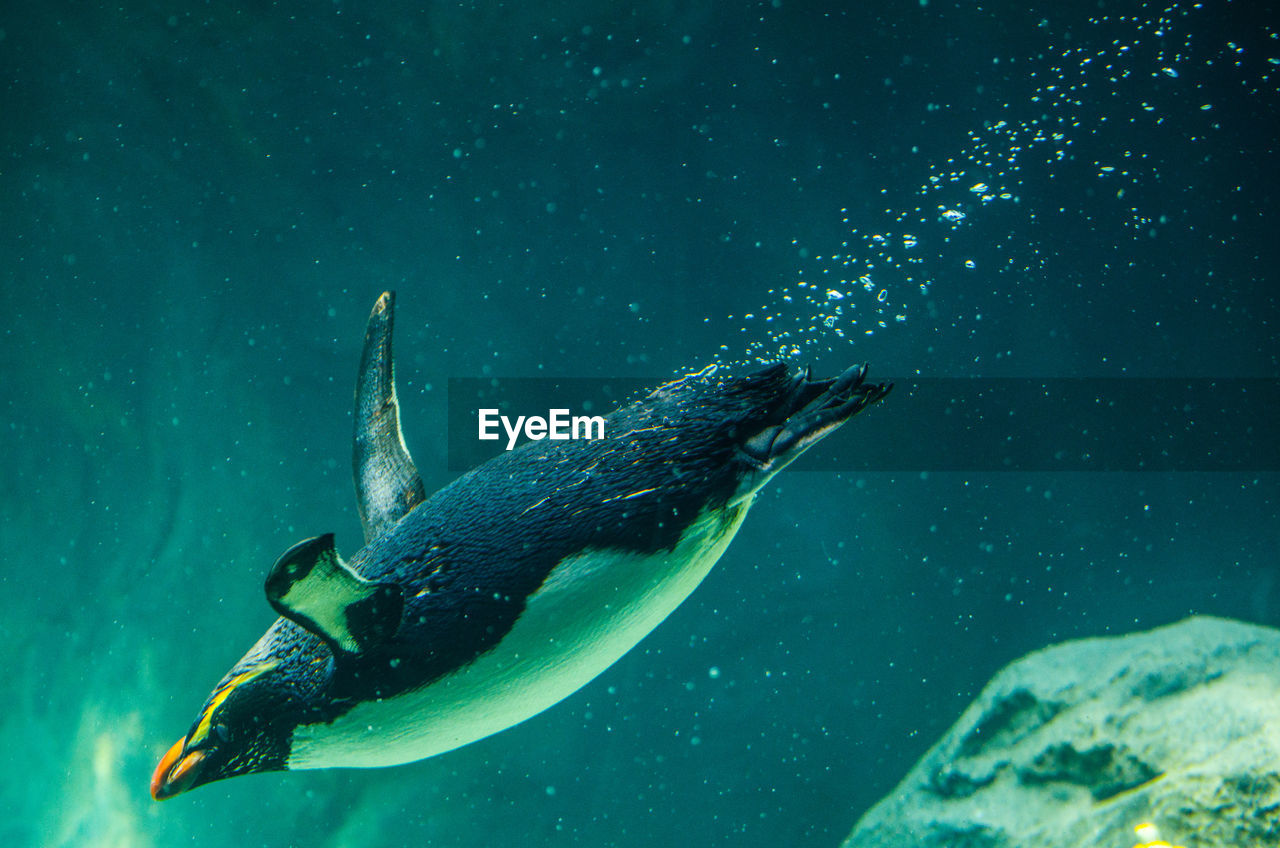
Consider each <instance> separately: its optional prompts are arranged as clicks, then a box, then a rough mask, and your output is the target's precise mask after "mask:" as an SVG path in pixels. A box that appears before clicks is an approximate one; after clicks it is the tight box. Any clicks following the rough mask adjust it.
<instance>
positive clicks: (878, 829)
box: [844, 617, 1280, 848]
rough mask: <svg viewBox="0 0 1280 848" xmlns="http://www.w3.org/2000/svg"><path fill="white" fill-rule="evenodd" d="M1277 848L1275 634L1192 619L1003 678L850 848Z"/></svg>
mask: <svg viewBox="0 0 1280 848" xmlns="http://www.w3.org/2000/svg"><path fill="white" fill-rule="evenodd" d="M1135 844H1136V845H1138V846H1153V848H1154V846H1165V845H1174V846H1185V848H1210V847H1212V848H1253V847H1254V846H1258V848H1261V846H1280V630H1275V629H1272V628H1268V627H1257V626H1254V625H1249V624H1243V623H1241V622H1237V621H1230V620H1226V619H1218V618H1205V617H1198V618H1190V619H1187V620H1185V621H1182V622H1180V623H1178V624H1174V625H1171V626H1168V627H1162V628H1159V629H1157V630H1152V631H1149V632H1145V633H1135V634H1133V635H1129V636H1120V637H1111V638H1102V639H1083V640H1080V641H1075V642H1066V643H1063V644H1061V645H1055V646H1052V647H1049V648H1046V649H1044V650H1041V651H1037V652H1035V653H1032V654H1029V655H1027V656H1025V657H1023V658H1022V659H1019V660H1017V661H1016V662H1014V663H1012V664H1011V665H1009V666H1006V667H1005V668H1004V669H1003V670H1001V671H1000V672H999V673H998V674H997V675H996V676H995V677H994V678H993V679H992V680H991V682H990V683H988V684H987V686H986V688H985V689H984V690H983V691H982V693H981V694H980V695H979V696H978V698H977V700H975V701H974V702H973V703H972V704H970V705H969V708H968V709H966V710H965V712H964V714H963V715H962V716H961V717H960V720H959V721H958V722H956V724H955V725H954V726H953V727H952V728H951V730H949V731H948V732H947V734H946V735H945V736H944V737H943V738H942V740H941V741H940V742H938V744H937V745H935V746H934V747H933V748H932V749H931V750H930V751H929V752H928V753H927V754H925V756H924V757H923V758H922V759H921V760H920V762H918V763H916V765H915V767H914V768H913V769H912V770H911V772H910V773H909V774H908V775H907V776H906V778H905V779H904V780H903V781H902V783H901V784H899V785H898V787H897V788H896V789H895V790H894V791H893V792H892V793H891V794H890V795H888V796H887V797H886V798H884V799H883V800H881V801H880V802H879V803H878V804H876V805H875V806H874V807H872V808H871V810H869V811H868V812H867V813H866V814H865V815H864V816H863V817H862V819H861V820H859V822H858V823H857V825H855V826H854V829H853V832H852V833H851V834H850V835H849V838H848V840H847V841H846V842H845V843H844V848H934V847H935V846H936V848H943V846H945V847H946V848H1058V847H1059V846H1062V848H1066V846H1070V848H1079V846H1083V845H1088V846H1100V848H1132V847H1133V846H1135Z"/></svg>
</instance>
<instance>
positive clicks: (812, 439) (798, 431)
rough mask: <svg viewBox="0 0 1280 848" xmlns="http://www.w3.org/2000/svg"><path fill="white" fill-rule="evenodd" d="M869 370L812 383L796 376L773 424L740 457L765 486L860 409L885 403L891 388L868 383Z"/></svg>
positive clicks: (855, 370)
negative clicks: (882, 401) (765, 482)
mask: <svg viewBox="0 0 1280 848" xmlns="http://www.w3.org/2000/svg"><path fill="white" fill-rule="evenodd" d="M866 376H867V366H866V365H865V364H863V365H855V366H854V367H852V368H850V369H848V370H847V371H845V372H844V373H843V374H841V375H840V376H839V377H835V378H832V379H828V380H812V379H810V378H809V372H808V370H807V369H806V370H804V371H801V372H800V373H798V374H797V375H796V376H795V378H794V379H793V380H792V382H791V387H790V391H789V393H788V396H787V398H786V400H785V401H784V403H782V404H781V405H780V407H779V409H778V413H777V415H776V416H774V420H773V422H772V423H770V424H768V425H766V426H765V428H764V429H763V430H761V431H760V432H759V433H756V434H755V435H753V436H751V437H750V438H748V439H747V440H746V441H745V442H744V443H743V444H742V445H741V448H742V453H743V454H744V455H745V457H746V459H747V461H748V462H749V463H750V464H751V465H752V466H753V467H754V470H755V471H756V472H757V473H758V474H759V475H760V478H759V483H758V484H757V485H755V486H753V487H752V488H759V486H760V485H763V483H764V481H766V480H768V479H769V478H770V477H772V476H773V475H774V474H777V473H778V472H779V471H781V470H782V469H783V468H785V467H787V465H789V464H790V463H791V462H792V461H794V460H795V459H796V457H798V456H800V454H802V453H804V452H805V451H806V450H808V449H809V448H811V447H812V446H813V445H815V444H817V443H818V442H819V441H821V440H822V439H824V438H825V437H826V436H828V435H830V434H831V433H832V432H834V431H835V430H836V429H838V428H839V427H840V426H841V425H843V424H844V423H845V422H846V421H848V420H849V419H850V418H852V417H853V416H855V415H857V414H858V413H859V412H861V411H862V410H864V409H866V408H867V407H868V406H871V405H872V404H873V403H878V402H879V401H881V400H883V399H884V397H885V395H887V394H889V391H890V390H891V389H892V388H893V383H870V384H869V383H867V382H866Z"/></svg>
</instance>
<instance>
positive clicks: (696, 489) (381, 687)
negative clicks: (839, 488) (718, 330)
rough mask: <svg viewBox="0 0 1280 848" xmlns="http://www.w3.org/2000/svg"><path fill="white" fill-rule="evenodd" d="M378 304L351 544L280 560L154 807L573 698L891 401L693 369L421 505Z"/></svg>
mask: <svg viewBox="0 0 1280 848" xmlns="http://www.w3.org/2000/svg"><path fill="white" fill-rule="evenodd" d="M392 308H393V300H392V297H391V294H390V293H387V294H384V295H383V296H382V297H381V298H379V300H378V303H377V305H376V306H375V307H374V310H373V313H372V315H371V316H370V319H369V329H368V331H367V333H366V336H365V348H364V355H363V357H362V359H361V370H360V377H359V379H358V381H357V391H356V428H355V453H354V469H355V477H356V492H357V502H358V506H359V509H360V516H361V523H362V524H363V527H364V532H365V545H364V547H362V548H361V549H360V550H359V551H357V552H356V553H355V554H354V555H353V556H352V557H351V560H350V563H349V564H348V563H344V562H343V561H342V559H341V557H340V556H339V555H338V553H337V551H336V550H335V549H334V546H333V537H332V536H320V537H317V538H315V539H310V540H308V541H306V542H303V543H301V544H299V545H296V546H294V547H293V548H291V549H290V550H289V551H288V552H286V553H285V555H284V556H282V557H281V558H280V560H279V561H278V562H277V563H276V566H275V567H274V568H273V569H272V571H271V574H270V576H269V577H268V580H267V595H268V600H269V601H270V602H271V605H272V606H273V607H274V608H275V609H276V610H277V611H278V612H279V613H281V615H282V618H280V619H278V620H277V621H276V622H275V623H274V624H272V625H271V627H270V628H269V629H268V630H267V632H266V633H265V634H264V635H263V636H262V638H261V639H259V640H258V642H257V644H256V645H254V647H253V648H252V649H251V650H250V651H249V653H247V654H246V655H245V656H244V658H243V659H241V660H240V662H238V663H237V664H236V665H235V666H234V667H233V668H232V669H231V670H230V671H229V672H228V673H227V674H226V675H225V676H224V677H223V679H222V681H221V682H220V683H219V684H218V686H217V687H216V688H215V689H214V692H213V694H212V695H211V696H210V697H209V698H208V700H207V701H206V702H205V705H204V707H203V708H202V709H201V710H200V712H199V713H198V714H197V717H196V720H195V721H194V722H193V724H192V726H191V728H190V730H188V732H187V734H186V735H185V736H183V738H182V739H180V740H178V742H177V743H175V744H174V745H173V746H172V747H171V748H170V749H169V751H168V753H166V754H165V756H164V757H163V759H162V760H161V761H160V764H159V766H158V767H157V768H156V771H155V774H154V776H153V777H152V781H151V794H152V797H154V798H156V799H157V800H161V799H164V798H169V797H172V796H174V795H176V794H178V793H180V792H183V791H186V790H188V789H191V788H194V787H196V786H200V785H202V784H204V783H209V782H211V781H214V780H219V779H222V778H226V777H233V776H235V775H240V774H250V773H254V772H266V771H278V770H283V769H303V768H326V767H333V766H386V765H394V764H397V763H405V762H410V761H412V760H417V759H421V758H423V757H429V756H432V755H435V754H439V753H442V752H444V751H448V750H451V749H453V748H457V747H459V746H461V745H465V744H467V743H469V742H473V741H475V740H477V739H480V738H483V737H484V736H488V735H489V734H492V733H496V732H498V731H500V730H502V729H504V728H507V727H510V726H511V725H513V724H517V723H518V722H521V721H523V720H525V719H527V718H529V717H530V716H532V715H535V714H537V713H538V712H541V711H542V710H544V709H546V708H547V707H549V706H551V705H552V704H554V703H556V702H557V701H560V700H561V699H563V698H565V697H567V696H568V695H569V694H571V693H573V692H574V691H576V690H577V689H578V688H580V687H581V686H583V685H585V684H586V683H587V682H588V681H590V680H591V679H592V678H593V677H595V676H596V675H597V674H599V673H600V672H602V671H603V670H604V669H606V668H608V667H609V665H611V664H612V663H613V662H614V661H616V660H617V659H618V658H619V657H621V656H622V655H623V654H624V653H626V652H627V651H628V650H630V649H631V648H632V647H633V646H634V645H635V644H636V643H637V642H639V641H640V640H641V639H642V638H644V636H645V635H646V634H648V633H649V632H650V631H651V630H653V628H655V627H656V626H657V625H658V624H659V623H661V622H662V620H663V619H664V618H666V617H667V615H668V614H670V613H671V611H672V610H674V609H675V608H676V607H677V606H678V605H679V604H680V603H681V602H682V601H683V600H684V599H685V598H686V597H688V595H689V593H691V592H692V591H693V590H694V588H695V587H697V585H698V583H699V582H701V580H702V579H703V577H705V576H706V574H707V572H708V571H710V569H711V567H712V566H713V565H714V564H715V562H716V560H718V559H719V557H720V555H721V554H722V553H723V552H724V550H725V548H726V547H727V546H728V544H729V542H730V540H731V539H732V538H733V536H734V534H735V533H736V532H737V529H738V527H739V526H740V525H741V523H742V520H743V519H744V518H745V516H746V513H747V511H748V509H749V508H750V506H751V503H752V501H753V499H754V495H755V493H756V492H758V491H759V490H760V488H761V487H762V486H764V485H765V484H766V483H767V482H768V480H769V479H770V478H772V476H773V475H774V474H777V473H778V471H780V470H781V469H782V468H784V467H785V466H786V465H787V464H788V463H790V462H791V461H793V460H794V459H795V458H796V457H797V456H799V455H800V454H801V453H803V452H804V451H805V450H807V449H808V448H809V447H811V446H812V445H813V444H815V443H816V442H817V441H819V440H820V439H822V438H824V437H825V436H827V435H828V434H830V433H831V432H832V431H834V430H835V429H836V428H838V427H840V426H841V425H842V424H844V423H845V422H846V421H847V420H848V419H849V418H850V417H852V416H853V415H855V414H857V413H858V412H860V411H861V410H863V409H864V408H866V407H867V406H869V405H871V404H874V403H876V402H878V401H880V400H881V399H882V398H883V397H884V396H885V394H887V393H888V391H889V388H890V386H889V385H887V384H881V385H867V384H866V383H865V374H866V372H865V368H855V369H850V370H849V371H846V372H845V373H844V374H842V375H841V376H839V377H837V378H835V379H833V380H811V379H809V375H808V374H807V373H805V372H801V373H794V372H793V371H792V370H791V369H789V368H788V367H787V366H785V365H781V364H779V365H774V366H772V367H769V368H766V369H764V370H762V371H759V372H757V373H754V374H749V375H746V376H742V377H716V376H715V375H714V374H712V373H708V372H700V373H699V374H696V375H690V376H689V377H685V378H682V379H680V380H677V381H674V382H672V383H669V384H667V385H665V386H662V387H660V388H659V389H657V390H655V391H654V392H652V393H651V394H649V395H648V396H647V397H645V398H643V399H641V400H640V401H637V402H636V403H633V404H631V405H629V406H626V407H623V408H621V409H619V410H616V411H615V412H613V413H612V414H610V415H609V416H607V417H606V425H605V434H606V438H603V439H596V440H576V441H574V440H570V441H551V440H549V439H548V440H543V441H533V442H528V443H526V444H525V445H523V446H521V447H519V448H517V449H516V450H514V451H509V452H506V453H503V454H501V455H499V456H498V457H495V458H494V459H492V460H490V461H489V462H486V463H485V464H483V465H481V466H480V467H478V468H476V469H474V470H472V471H470V472H468V473H466V474H464V475H462V476H461V477H459V478H458V479H457V480H455V481H454V482H453V483H451V484H449V485H448V486H446V487H444V488H443V489H441V490H440V491H438V492H436V493H435V494H434V495H431V496H430V497H424V494H423V489H422V483H421V480H420V478H419V476H418V472H417V470H416V469H415V468H414V466H413V462H412V460H411V459H410V458H409V453H408V451H407V450H406V449H405V446H404V440H403V438H402V437H401V434H400V424H399V406H398V403H397V401H396V396H395V384H394V379H393V375H392V357H391V331H392Z"/></svg>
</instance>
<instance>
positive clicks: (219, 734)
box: [209, 723, 231, 745]
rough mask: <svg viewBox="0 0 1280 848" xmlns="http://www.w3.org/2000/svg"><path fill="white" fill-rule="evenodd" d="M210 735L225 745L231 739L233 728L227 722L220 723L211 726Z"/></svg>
mask: <svg viewBox="0 0 1280 848" xmlns="http://www.w3.org/2000/svg"><path fill="white" fill-rule="evenodd" d="M209 735H210V736H211V737H212V738H213V739H214V740H216V742H217V743H218V744H223V745H225V744H226V743H228V742H230V741H231V728H230V727H227V726H226V725H225V724H222V723H218V724H215V725H214V726H213V727H211V728H209Z"/></svg>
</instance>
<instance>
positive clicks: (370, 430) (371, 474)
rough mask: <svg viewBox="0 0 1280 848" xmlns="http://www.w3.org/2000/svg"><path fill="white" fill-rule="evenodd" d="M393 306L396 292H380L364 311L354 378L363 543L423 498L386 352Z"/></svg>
mask: <svg viewBox="0 0 1280 848" xmlns="http://www.w3.org/2000/svg"><path fill="white" fill-rule="evenodd" d="M394 310H395V292H389V291H388V292H383V293H382V296H381V297H379V298H378V301H377V303H375V304H374V306H373V311H372V312H371V313H370V314H369V326H368V328H367V329H366V330H365V335H364V353H363V354H362V355H361V357H360V375H359V377H358V378H357V379H356V408H355V451H354V455H353V456H352V465H353V470H354V472H355V480H356V505H357V507H358V509H359V511H360V524H361V525H362V526H363V527H364V540H365V542H371V541H373V540H374V539H375V538H377V537H378V536H380V535H382V534H383V533H384V532H386V530H388V529H389V528H390V527H391V526H392V525H393V524H395V523H396V522H397V521H399V520H400V519H401V518H402V517H403V516H404V515H405V514H406V513H408V512H409V511H410V510H411V509H413V508H414V507H415V506H417V505H418V504H420V503H422V501H424V500H425V499H426V496H427V495H426V490H425V489H424V488H423V485H422V478H421V477H419V476H418V469H417V468H416V467H415V466H414V464H413V459H411V458H410V456H409V449H408V448H406V447H405V444H404V435H403V434H402V433H401V432H400V404H399V402H398V401H397V400H396V381H395V369H394V364H393V361H392V356H391V331H392V327H393V324H394Z"/></svg>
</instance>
